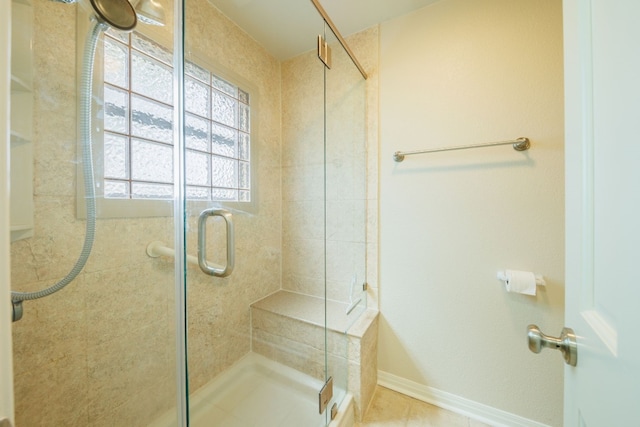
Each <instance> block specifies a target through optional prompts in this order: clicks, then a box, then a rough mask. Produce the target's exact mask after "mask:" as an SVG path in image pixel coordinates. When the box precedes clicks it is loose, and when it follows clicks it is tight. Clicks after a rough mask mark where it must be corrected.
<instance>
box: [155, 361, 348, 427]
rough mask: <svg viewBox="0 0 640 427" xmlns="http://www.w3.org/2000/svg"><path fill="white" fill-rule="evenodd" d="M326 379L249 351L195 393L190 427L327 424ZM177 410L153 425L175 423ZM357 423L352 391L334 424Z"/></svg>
mask: <svg viewBox="0 0 640 427" xmlns="http://www.w3.org/2000/svg"><path fill="white" fill-rule="evenodd" d="M321 387H322V381H319V380H317V379H315V378H312V377H310V376H308V375H305V374H303V373H301V372H298V371H296V370H295V369H292V368H289V367H287V366H284V365H282V364H280V363H277V362H274V361H272V360H270V359H267V358H266V357H264V356H261V355H259V354H256V353H249V354H248V355H246V356H245V357H244V358H242V359H241V360H240V361H239V362H238V363H236V364H235V365H233V366H232V367H231V368H230V369H229V370H227V371H225V372H223V373H222V374H220V375H219V376H218V377H216V378H215V379H214V380H212V381H211V382H209V383H208V384H206V385H204V386H203V387H201V388H200V389H199V390H197V391H196V392H194V393H193V394H192V395H191V396H189V407H190V413H189V414H190V416H189V425H190V427H210V426H225V427H226V426H228V427H253V426H260V427H270V426H274V427H276V426H277V427H300V426H309V427H321V426H324V425H325V423H324V418H325V414H318V390H320V388H321ZM175 422H176V415H175V410H172V411H169V412H167V413H165V414H164V415H163V416H162V417H160V418H159V419H157V420H156V421H155V422H153V423H151V424H150V425H149V427H172V426H175ZM353 424H354V420H353V404H352V398H351V395H349V394H348V395H347V397H346V398H345V401H344V402H343V403H342V405H341V408H340V410H339V412H338V417H337V418H336V419H335V420H334V421H332V422H331V424H330V426H331V427H350V426H352V425H353Z"/></svg>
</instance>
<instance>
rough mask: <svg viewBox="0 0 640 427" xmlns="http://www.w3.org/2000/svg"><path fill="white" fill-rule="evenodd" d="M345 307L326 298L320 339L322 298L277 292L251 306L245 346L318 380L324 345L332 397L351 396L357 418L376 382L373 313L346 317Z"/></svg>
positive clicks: (375, 318)
mask: <svg viewBox="0 0 640 427" xmlns="http://www.w3.org/2000/svg"><path fill="white" fill-rule="evenodd" d="M347 307H348V304H345V303H341V302H338V301H331V300H327V303H326V313H327V314H326V318H327V334H326V339H325V333H324V323H325V301H324V299H322V298H318V297H314V296H310V295H303V294H299V293H295V292H289V291H284V290H281V291H278V292H276V293H273V294H271V295H269V296H268V297H266V298H263V299H261V300H259V301H257V302H255V303H253V304H252V305H251V331H252V337H251V344H252V351H253V352H255V353H258V354H261V355H263V356H265V357H268V358H269V359H272V360H274V361H276V362H279V363H282V364H284V365H286V366H290V367H292V368H294V369H296V370H298V371H301V372H303V373H305V374H308V375H310V376H312V377H314V378H318V379H323V378H324V377H325V346H326V349H327V360H328V365H329V375H330V376H332V377H333V378H334V395H336V394H337V393H339V392H340V391H348V392H349V393H351V394H352V395H353V398H354V408H355V417H356V419H357V420H360V419H361V418H362V416H363V415H364V410H366V408H367V407H368V405H369V402H370V401H371V398H372V397H373V392H374V390H375V386H376V382H377V341H378V311H377V310H372V309H368V308H364V307H363V308H361V309H358V308H356V310H353V311H352V312H351V313H350V314H346V311H347ZM325 342H326V345H325ZM336 389H338V390H336Z"/></svg>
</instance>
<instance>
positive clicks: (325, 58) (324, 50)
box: [318, 35, 331, 69]
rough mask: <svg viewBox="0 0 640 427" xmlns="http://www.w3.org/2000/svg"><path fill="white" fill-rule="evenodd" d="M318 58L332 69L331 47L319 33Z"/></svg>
mask: <svg viewBox="0 0 640 427" xmlns="http://www.w3.org/2000/svg"><path fill="white" fill-rule="evenodd" d="M318 58H320V61H322V62H323V63H324V65H325V66H326V67H327V68H329V69H331V48H330V47H329V44H328V43H327V42H326V41H325V40H324V39H323V38H322V36H320V35H318Z"/></svg>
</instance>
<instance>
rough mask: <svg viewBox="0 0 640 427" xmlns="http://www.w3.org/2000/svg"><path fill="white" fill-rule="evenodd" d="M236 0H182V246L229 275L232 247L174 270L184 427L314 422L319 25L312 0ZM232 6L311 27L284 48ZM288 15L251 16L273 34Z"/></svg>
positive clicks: (320, 301)
mask: <svg viewBox="0 0 640 427" xmlns="http://www.w3.org/2000/svg"><path fill="white" fill-rule="evenodd" d="M231 3H234V4H231ZM240 3H241V2H224V1H216V0H211V1H207V0H188V1H186V3H185V4H186V10H185V16H186V24H185V52H186V53H187V54H186V62H185V74H186V93H185V96H186V100H185V104H186V108H187V113H186V116H185V123H186V128H185V134H186V144H187V148H188V155H187V156H186V185H187V196H188V200H187V201H186V211H187V224H188V225H187V231H186V232H187V234H186V251H187V253H188V254H191V255H194V256H195V255H196V254H198V252H199V251H200V253H204V252H206V258H207V260H206V261H203V262H206V264H207V266H209V267H211V268H212V269H214V270H216V269H217V270H218V271H220V270H224V269H225V267H226V268H227V271H226V272H227V273H228V272H229V271H230V270H231V269H230V264H231V261H232V260H231V259H229V257H228V250H229V247H230V245H233V251H232V252H233V258H234V262H233V270H232V271H230V274H228V275H225V274H226V273H222V274H221V275H222V276H223V277H218V276H216V275H213V276H211V275H208V274H205V273H203V271H202V270H201V268H200V267H199V265H198V264H197V263H195V264H190V265H189V266H188V268H187V271H186V278H187V280H186V282H187V283H186V292H187V317H188V343H187V349H188V363H189V365H188V372H189V418H190V425H191V426H196V427H199V426H211V425H227V424H225V423H229V424H228V425H242V426H249V425H265V426H266V425H277V426H282V427H287V426H291V427H299V426H309V427H314V426H318V427H319V426H323V425H325V415H324V414H320V412H319V410H318V392H319V390H320V388H321V387H322V385H323V384H324V381H325V373H326V372H325V338H324V323H325V316H324V312H325V307H324V296H325V291H324V283H325V274H324V253H325V245H324V166H323V163H324V119H323V112H324V110H323V101H324V98H323V93H324V87H323V84H324V83H323V65H322V63H321V62H320V61H319V60H318V59H317V55H316V53H315V50H314V48H315V45H316V37H317V35H318V34H321V33H322V28H323V23H322V20H321V18H320V17H319V16H318V14H317V12H316V11H315V9H314V8H313V5H312V4H311V3H310V2H304V1H303V2H291V4H290V5H289V6H290V7H293V8H296V10H295V11H291V10H287V11H276V10H272V8H273V7H274V6H273V5H271V4H270V3H271V2H252V3H251V4H250V5H249V6H246V5H245V6H243V5H242V4H240ZM243 7H244V8H246V7H250V8H260V7H264V8H265V9H266V10H265V14H269V15H270V16H281V17H287V16H290V15H291V14H295V16H296V17H297V19H298V20H301V21H304V22H306V23H308V24H309V25H305V27H308V28H307V29H314V28H315V30H314V31H311V32H310V35H308V36H305V35H304V34H298V36H297V37H301V38H304V37H307V43H306V47H305V48H304V50H302V51H298V52H295V54H293V55H290V56H286V57H283V56H280V54H277V53H274V52H272V51H271V50H268V49H267V48H265V47H264V46H262V45H261V43H260V40H261V38H260V37H259V36H250V35H249V34H250V33H251V31H253V30H254V29H255V28H254V29H252V28H243V27H242V26H241V25H242V22H244V21H243V18H244V13H245V12H246V9H243ZM234 17H235V19H237V20H236V21H235V22H234V21H233V20H232V19H234ZM294 24H295V25H297V24H299V22H293V21H292V22H289V23H285V26H283V25H281V23H278V22H275V20H270V19H263V20H262V22H260V25H261V26H262V27H263V28H262V30H263V31H266V32H267V33H269V32H271V33H272V34H276V33H279V32H282V31H286V30H287V29H286V28H285V27H287V26H290V25H293V26H295V25H294ZM256 40H258V42H257V41H256ZM205 158H206V159H207V160H206V161H205V160H204V159H205ZM195 159H197V161H196V160H195ZM205 168H208V169H206V172H205V171H204V170H205ZM204 181H206V182H204ZM190 194H191V195H192V196H193V197H192V196H190ZM203 213H204V214H203ZM231 223H232V224H233V226H232V227H233V239H230V232H231V226H230V225H229V224H231ZM205 267H206V266H205Z"/></svg>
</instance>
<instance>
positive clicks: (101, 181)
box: [11, 0, 377, 427]
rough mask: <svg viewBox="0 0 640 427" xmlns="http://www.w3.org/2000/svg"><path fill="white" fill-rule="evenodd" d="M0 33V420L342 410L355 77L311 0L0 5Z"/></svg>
mask: <svg viewBox="0 0 640 427" xmlns="http://www.w3.org/2000/svg"><path fill="white" fill-rule="evenodd" d="M264 3H269V4H264ZM256 8H263V9H260V12H259V13H262V14H263V17H264V18H263V19H255V17H254V18H252V16H254V15H255V12H256ZM250 12H252V13H250ZM12 24H13V30H12V31H13V47H12V94H11V98H12V99H11V107H12V109H11V115H12V117H11V118H12V120H11V127H12V129H11V130H12V132H11V135H12V139H11V141H12V142H11V164H12V177H11V185H12V193H11V197H12V199H11V202H12V211H11V222H12V224H11V225H12V233H11V238H12V244H11V263H12V264H11V268H12V275H11V285H12V291H13V293H12V298H13V301H14V306H15V307H16V311H17V312H18V314H19V315H17V316H15V317H16V321H15V322H14V324H13V346H14V364H15V366H14V375H15V379H14V382H15V399H16V423H17V425H23V426H30V425H43V426H48V425H52V426H53V425H55V426H58V425H64V426H75V425H77V426H101V425H109V426H113V425H118V426H120V425H122V426H125V425H126V426H149V425H151V426H157V427H160V426H163V427H164V426H167V427H168V426H186V425H192V426H211V425H216V426H217V425H237V426H251V425H260V426H267V425H274V426H301V425H304V426H324V425H328V424H329V423H331V422H332V419H334V417H338V418H340V414H349V415H347V416H353V415H354V414H355V416H358V414H359V413H360V412H361V411H362V408H363V406H366V403H367V402H368V401H369V399H370V397H371V393H372V387H373V384H375V339H376V330H375V329H376V322H377V316H376V315H377V312H376V311H375V310H372V309H370V308H368V307H367V305H368V304H367V280H368V274H371V273H370V272H368V269H367V265H368V262H367V249H368V244H367V117H366V102H367V98H366V97H367V91H366V89H367V87H366V85H367V80H366V78H367V75H366V72H365V70H364V68H363V67H362V66H361V65H360V63H358V61H357V59H356V56H355V55H354V53H353V51H352V50H351V49H350V47H349V42H350V38H347V40H345V39H344V38H343V37H342V36H341V35H340V34H339V33H338V31H337V29H336V27H335V25H334V24H333V23H332V22H331V20H330V18H329V17H328V16H327V14H326V12H325V11H324V10H323V9H322V7H321V6H320V4H319V3H317V2H316V1H315V0H314V1H298V0H295V1H294V0H281V1H275V0H274V1H273V2H252V1H249V2H228V1H222V0H209V1H207V0H187V1H185V2H183V3H179V4H174V3H172V2H170V1H168V0H141V1H139V2H131V3H129V1H127V0H120V1H118V2H116V1H100V0H87V1H84V0H83V1H80V2H72V3H69V2H64V1H63V2H59V1H52V0H13V2H12ZM283 33H287V34H288V36H287V37H289V39H290V40H291V41H295V42H296V43H297V45H296V43H287V45H286V46H284V44H280V45H279V44H278V42H277V40H278V37H281V36H282V34H283ZM274 40H276V42H274ZM351 411H353V412H351ZM343 416H344V415H343ZM334 422H335V421H334Z"/></svg>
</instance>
